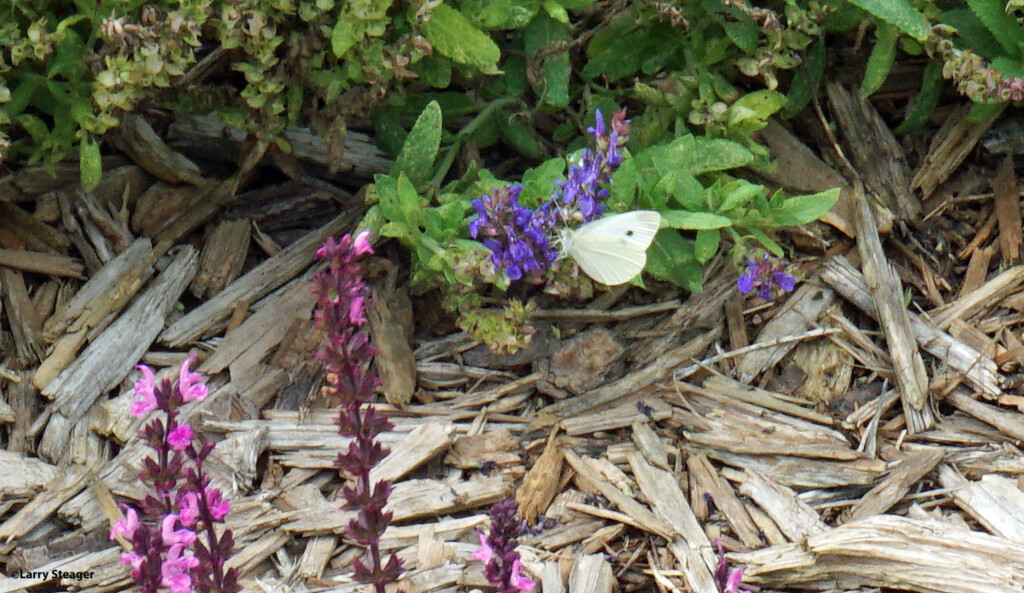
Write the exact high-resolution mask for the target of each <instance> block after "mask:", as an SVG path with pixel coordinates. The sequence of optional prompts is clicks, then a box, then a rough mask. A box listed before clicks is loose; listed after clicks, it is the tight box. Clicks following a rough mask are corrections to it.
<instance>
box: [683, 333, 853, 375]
mask: <svg viewBox="0 0 1024 593" xmlns="http://www.w3.org/2000/svg"><path fill="white" fill-rule="evenodd" d="M841 332H842V330H840V329H839V328H835V327H819V328H816V329H812V330H808V331H806V332H804V333H802V334H797V335H793V336H784V337H781V338H777V339H774V340H769V341H767V342H758V343H757V344H751V345H749V346H744V347H743V348H737V349H735V350H730V351H728V352H723V353H721V354H716V355H715V356H712V357H710V358H705V359H704V360H701V361H698V362H696V363H695V364H691V365H690V366H688V367H684V368H682V369H677V370H676V372H675V380H676V381H680V380H682V379H685V378H687V377H689V376H690V375H692V374H694V373H696V372H697V371H699V370H700V369H701V368H703V367H707V366H711V365H713V364H715V363H716V362H719V361H722V360H725V359H727V358H734V357H736V356H742V355H744V354H747V353H748V352H753V351H755V350H763V349H765V348H774V347H776V346H781V345H783V344H789V343H790V342H802V341H803V340H809V339H812V338H820V337H822V336H830V335H832V334H838V333H841Z"/></svg>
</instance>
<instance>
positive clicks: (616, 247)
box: [568, 210, 661, 286]
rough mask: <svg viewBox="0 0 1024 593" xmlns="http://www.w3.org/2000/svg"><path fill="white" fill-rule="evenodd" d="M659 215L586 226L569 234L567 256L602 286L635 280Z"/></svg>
mask: <svg viewBox="0 0 1024 593" xmlns="http://www.w3.org/2000/svg"><path fill="white" fill-rule="evenodd" d="M660 224H661V214H658V213H657V212H654V211H652V210H637V211H634V212H625V213H622V214H615V215H612V216H608V217H605V218H601V219H598V220H595V221H593V222H589V223H587V224H585V225H583V226H581V227H580V228H578V229H576V231H575V232H574V233H573V234H572V237H571V242H570V245H569V249H568V251H569V255H571V256H572V258H573V259H574V260H576V263H577V264H579V266H580V268H581V269H582V270H583V271H584V272H585V273H586V274H587V276H590V277H591V278H593V279H594V280H597V281H598V282H600V283H601V284H607V285H609V286H615V285H617V284H624V283H626V282H629V281H630V280H632V279H633V278H635V277H636V276H637V275H638V274H639V273H640V272H642V271H643V269H644V266H645V265H646V264H647V248H648V247H650V245H651V241H653V240H654V235H656V234H657V233H658V226H659V225H660Z"/></svg>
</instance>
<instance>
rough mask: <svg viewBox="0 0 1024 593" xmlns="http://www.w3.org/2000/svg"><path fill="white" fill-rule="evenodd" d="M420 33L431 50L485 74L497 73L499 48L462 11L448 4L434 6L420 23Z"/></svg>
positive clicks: (499, 55)
mask: <svg viewBox="0 0 1024 593" xmlns="http://www.w3.org/2000/svg"><path fill="white" fill-rule="evenodd" d="M422 31H423V35H424V36H425V37H426V38H427V39H428V40H429V41H430V44H431V45H433V47H434V51H436V52H438V53H440V54H441V55H443V56H447V57H449V58H451V59H452V60H453V61H455V62H458V63H459V64H465V65H467V66H473V67H475V68H477V69H479V70H480V71H481V72H483V73H484V74H498V73H499V72H500V71H499V70H498V60H500V59H501V50H500V49H499V48H498V45H497V44H496V43H494V40H492V39H491V38H490V37H489V36H488V35H487V34H486V33H484V32H483V31H481V30H480V29H478V28H476V27H475V26H474V25H473V23H471V22H470V21H469V19H467V18H466V17H465V16H464V15H463V14H462V13H461V12H459V11H458V10H455V9H454V8H452V7H451V6H448V5H447V4H441V5H440V6H437V7H436V8H434V12H433V14H431V16H430V20H429V21H427V22H425V23H423V28H422Z"/></svg>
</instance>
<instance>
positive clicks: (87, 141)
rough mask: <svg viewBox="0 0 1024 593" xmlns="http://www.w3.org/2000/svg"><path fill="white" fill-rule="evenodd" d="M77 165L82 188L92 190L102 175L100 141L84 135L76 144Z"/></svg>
mask: <svg viewBox="0 0 1024 593" xmlns="http://www.w3.org/2000/svg"><path fill="white" fill-rule="evenodd" d="M78 167H79V174H80V182H81V184H82V189H83V190H85V191H92V190H94V189H96V186H97V185H99V184H100V179H101V178H102V176H103V157H102V156H101V155H100V143H99V142H97V141H95V140H93V139H92V137H89V136H86V137H85V138H83V139H82V141H81V142H80V143H79V145H78Z"/></svg>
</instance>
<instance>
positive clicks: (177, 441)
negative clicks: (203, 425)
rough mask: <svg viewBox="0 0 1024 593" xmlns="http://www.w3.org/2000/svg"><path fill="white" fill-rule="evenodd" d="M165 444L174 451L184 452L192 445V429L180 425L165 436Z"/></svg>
mask: <svg viewBox="0 0 1024 593" xmlns="http://www.w3.org/2000/svg"><path fill="white" fill-rule="evenodd" d="M167 442H168V443H170V445H171V448H172V449H174V450H175V451H184V450H185V449H188V446H189V445H191V444H192V427H191V426H189V425H188V424H182V425H181V426H179V427H177V428H175V429H174V430H172V431H171V432H170V434H168V435H167Z"/></svg>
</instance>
